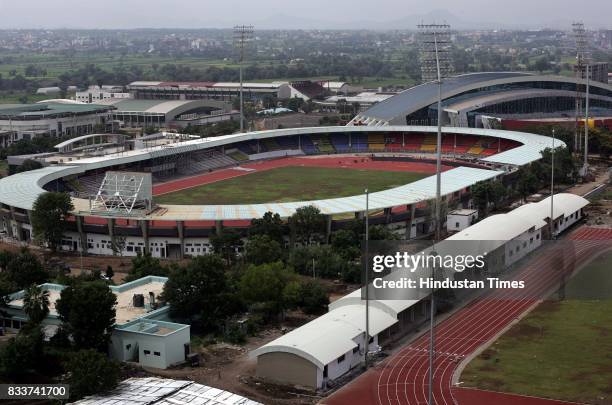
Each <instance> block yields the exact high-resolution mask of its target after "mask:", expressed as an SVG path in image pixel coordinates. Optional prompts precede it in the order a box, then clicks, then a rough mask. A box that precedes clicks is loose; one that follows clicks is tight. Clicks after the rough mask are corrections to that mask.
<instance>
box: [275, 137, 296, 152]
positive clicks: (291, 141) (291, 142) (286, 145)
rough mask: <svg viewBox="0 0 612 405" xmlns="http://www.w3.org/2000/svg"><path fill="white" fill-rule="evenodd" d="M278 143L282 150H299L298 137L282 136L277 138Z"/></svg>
mask: <svg viewBox="0 0 612 405" xmlns="http://www.w3.org/2000/svg"><path fill="white" fill-rule="evenodd" d="M276 142H277V143H278V145H279V146H280V147H281V149H284V150H287V149H297V148H298V137H297V136H281V137H279V138H276Z"/></svg>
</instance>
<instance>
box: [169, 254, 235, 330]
mask: <svg viewBox="0 0 612 405" xmlns="http://www.w3.org/2000/svg"><path fill="white" fill-rule="evenodd" d="M225 268H226V266H225V263H224V262H223V259H222V258H221V257H220V256H218V255H206V256H199V257H196V258H194V259H192V260H191V261H190V262H189V264H187V266H185V267H180V268H176V269H174V270H172V271H171V272H170V275H169V278H168V281H167V282H166V284H165V285H164V292H163V295H162V298H163V300H165V301H166V302H168V304H170V314H171V315H172V316H173V317H175V318H178V319H182V320H186V321H188V322H191V323H192V324H194V325H195V326H196V327H199V328H201V329H203V330H215V329H217V327H218V325H219V323H220V321H222V320H223V319H224V318H225V317H226V316H229V315H231V314H232V313H233V312H234V311H235V309H236V305H235V298H234V297H233V295H232V294H231V291H230V286H229V284H228V279H227V276H226V274H225Z"/></svg>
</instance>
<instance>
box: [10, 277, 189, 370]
mask: <svg viewBox="0 0 612 405" xmlns="http://www.w3.org/2000/svg"><path fill="white" fill-rule="evenodd" d="M166 281H168V279H167V278H166V277H157V276H147V277H143V278H140V279H138V280H134V281H131V282H128V283H125V284H121V285H118V286H114V285H112V286H109V288H110V290H111V291H112V292H113V293H114V294H115V296H116V297H117V306H116V307H115V310H116V316H115V319H116V323H115V327H114V329H113V332H112V334H111V343H110V344H109V354H110V355H111V357H113V358H115V359H117V360H119V361H132V362H136V363H138V364H140V365H142V366H145V367H154V368H161V369H165V368H168V367H170V366H172V365H174V364H177V363H181V362H182V361H184V360H185V359H186V357H187V355H188V354H189V350H190V341H191V337H190V326H189V325H184V324H179V323H174V322H170V321H169V318H168V312H169V309H170V307H169V306H167V305H165V304H164V303H161V302H159V300H158V297H159V296H160V294H161V292H162V291H163V287H164V284H165V283H166ZM40 287H41V288H42V289H43V290H44V291H47V292H48V293H49V314H48V315H47V318H46V319H45V320H44V321H43V327H44V328H43V330H44V331H45V334H46V335H47V336H48V337H51V336H53V335H54V334H55V331H56V330H57V328H58V326H59V325H60V324H61V321H60V319H59V315H58V313H57V311H56V309H55V305H56V302H57V301H58V300H59V299H60V297H61V292H62V290H64V288H66V286H63V285H60V284H52V283H45V284H41V286H40ZM24 293H25V292H24V291H23V290H22V291H19V292H16V293H14V294H11V295H9V296H8V304H7V308H6V310H5V314H3V315H0V326H2V327H4V329H6V330H9V331H12V332H17V331H19V329H21V328H22V327H23V325H24V324H25V323H26V322H27V321H28V317H27V315H26V314H25V312H24V310H23V296H24Z"/></svg>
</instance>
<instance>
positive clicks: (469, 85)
mask: <svg viewBox="0 0 612 405" xmlns="http://www.w3.org/2000/svg"><path fill="white" fill-rule="evenodd" d="M534 81H537V82H561V83H580V84H584V83H585V81H584V80H582V79H576V78H573V77H564V76H551V75H534V74H530V73H522V72H484V73H470V74H465V75H459V76H453V77H449V78H447V79H444V80H443V82H442V99H443V100H444V99H448V98H450V97H453V96H456V95H458V94H462V93H466V92H469V91H473V90H478V89H483V90H484V89H486V88H487V87H490V86H495V85H504V84H511V83H520V82H534ZM591 85H592V86H596V87H601V88H604V89H606V90H608V91H611V92H612V86H610V85H607V84H604V83H598V82H593V81H592V82H591ZM437 98H438V85H437V83H436V82H428V83H423V84H421V85H418V86H415V87H412V88H410V89H407V90H405V91H402V92H401V93H399V94H397V95H395V96H393V97H391V98H389V99H387V100H384V101H382V102H380V103H378V104H376V105H374V106H372V107H370V108H369V109H367V110H366V111H364V112H363V113H360V114H358V115H357V116H356V117H355V118H354V119H353V120H352V121H351V123H357V122H365V123H366V124H368V125H403V124H406V116H407V115H409V114H411V113H414V112H416V111H418V110H420V109H422V108H425V107H427V106H429V105H432V104H434V103H436V101H437Z"/></svg>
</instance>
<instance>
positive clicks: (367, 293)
mask: <svg viewBox="0 0 612 405" xmlns="http://www.w3.org/2000/svg"><path fill="white" fill-rule="evenodd" d="M365 197H366V210H365V301H366V302H365V345H364V346H365V347H364V359H363V360H364V366H365V369H366V370H367V369H368V352H369V351H370V285H369V284H370V275H369V272H370V254H369V253H370V220H369V219H370V215H369V214H368V212H369V210H370V193H369V192H368V189H367V188H366V189H365Z"/></svg>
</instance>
